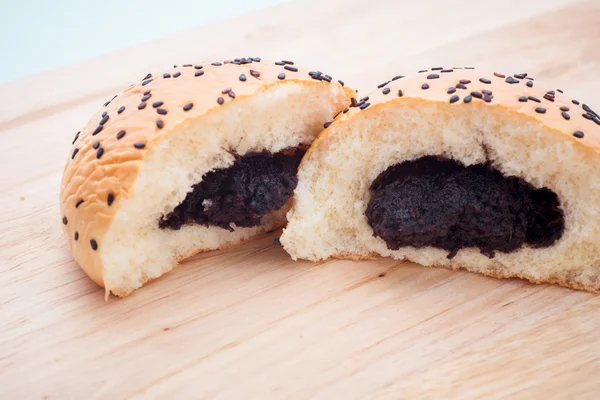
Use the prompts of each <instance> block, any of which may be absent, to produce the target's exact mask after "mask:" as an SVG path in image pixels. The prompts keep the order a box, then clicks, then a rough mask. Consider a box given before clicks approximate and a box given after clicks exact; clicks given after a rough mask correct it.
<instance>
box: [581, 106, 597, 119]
mask: <svg viewBox="0 0 600 400" xmlns="http://www.w3.org/2000/svg"><path fill="white" fill-rule="evenodd" d="M582 107H583V109H584V110H585V111H587V112H589V113H591V114H594V115H595V116H597V117H598V116H599V115H598V113H597V112H596V111H594V110H592V109H591V108H590V106H588V105H587V104H584V105H582Z"/></svg>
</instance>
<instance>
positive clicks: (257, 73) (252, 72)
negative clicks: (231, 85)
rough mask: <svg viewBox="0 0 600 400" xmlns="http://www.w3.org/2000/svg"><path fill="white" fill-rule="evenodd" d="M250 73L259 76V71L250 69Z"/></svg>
mask: <svg viewBox="0 0 600 400" xmlns="http://www.w3.org/2000/svg"><path fill="white" fill-rule="evenodd" d="M250 75H252V76H253V77H255V78H258V77H259V76H260V72H258V71H255V70H253V69H251V70H250Z"/></svg>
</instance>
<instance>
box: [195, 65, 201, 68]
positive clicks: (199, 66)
mask: <svg viewBox="0 0 600 400" xmlns="http://www.w3.org/2000/svg"><path fill="white" fill-rule="evenodd" d="M194 68H195V69H202V65H194Z"/></svg>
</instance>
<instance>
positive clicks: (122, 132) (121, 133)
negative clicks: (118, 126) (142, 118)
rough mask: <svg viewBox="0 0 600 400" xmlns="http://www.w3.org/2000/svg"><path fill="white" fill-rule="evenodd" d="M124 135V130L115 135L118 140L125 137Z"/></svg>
mask: <svg viewBox="0 0 600 400" xmlns="http://www.w3.org/2000/svg"><path fill="white" fill-rule="evenodd" d="M125 133H126V132H125V131H124V130H123V131H119V133H117V139H118V140H120V139H123V136H125Z"/></svg>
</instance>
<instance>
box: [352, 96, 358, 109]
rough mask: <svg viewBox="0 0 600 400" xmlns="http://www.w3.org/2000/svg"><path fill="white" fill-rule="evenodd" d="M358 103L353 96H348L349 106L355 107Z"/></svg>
mask: <svg viewBox="0 0 600 400" xmlns="http://www.w3.org/2000/svg"><path fill="white" fill-rule="evenodd" d="M357 105H358V102H357V101H356V99H355V98H354V97H351V98H350V107H356V106H357Z"/></svg>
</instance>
